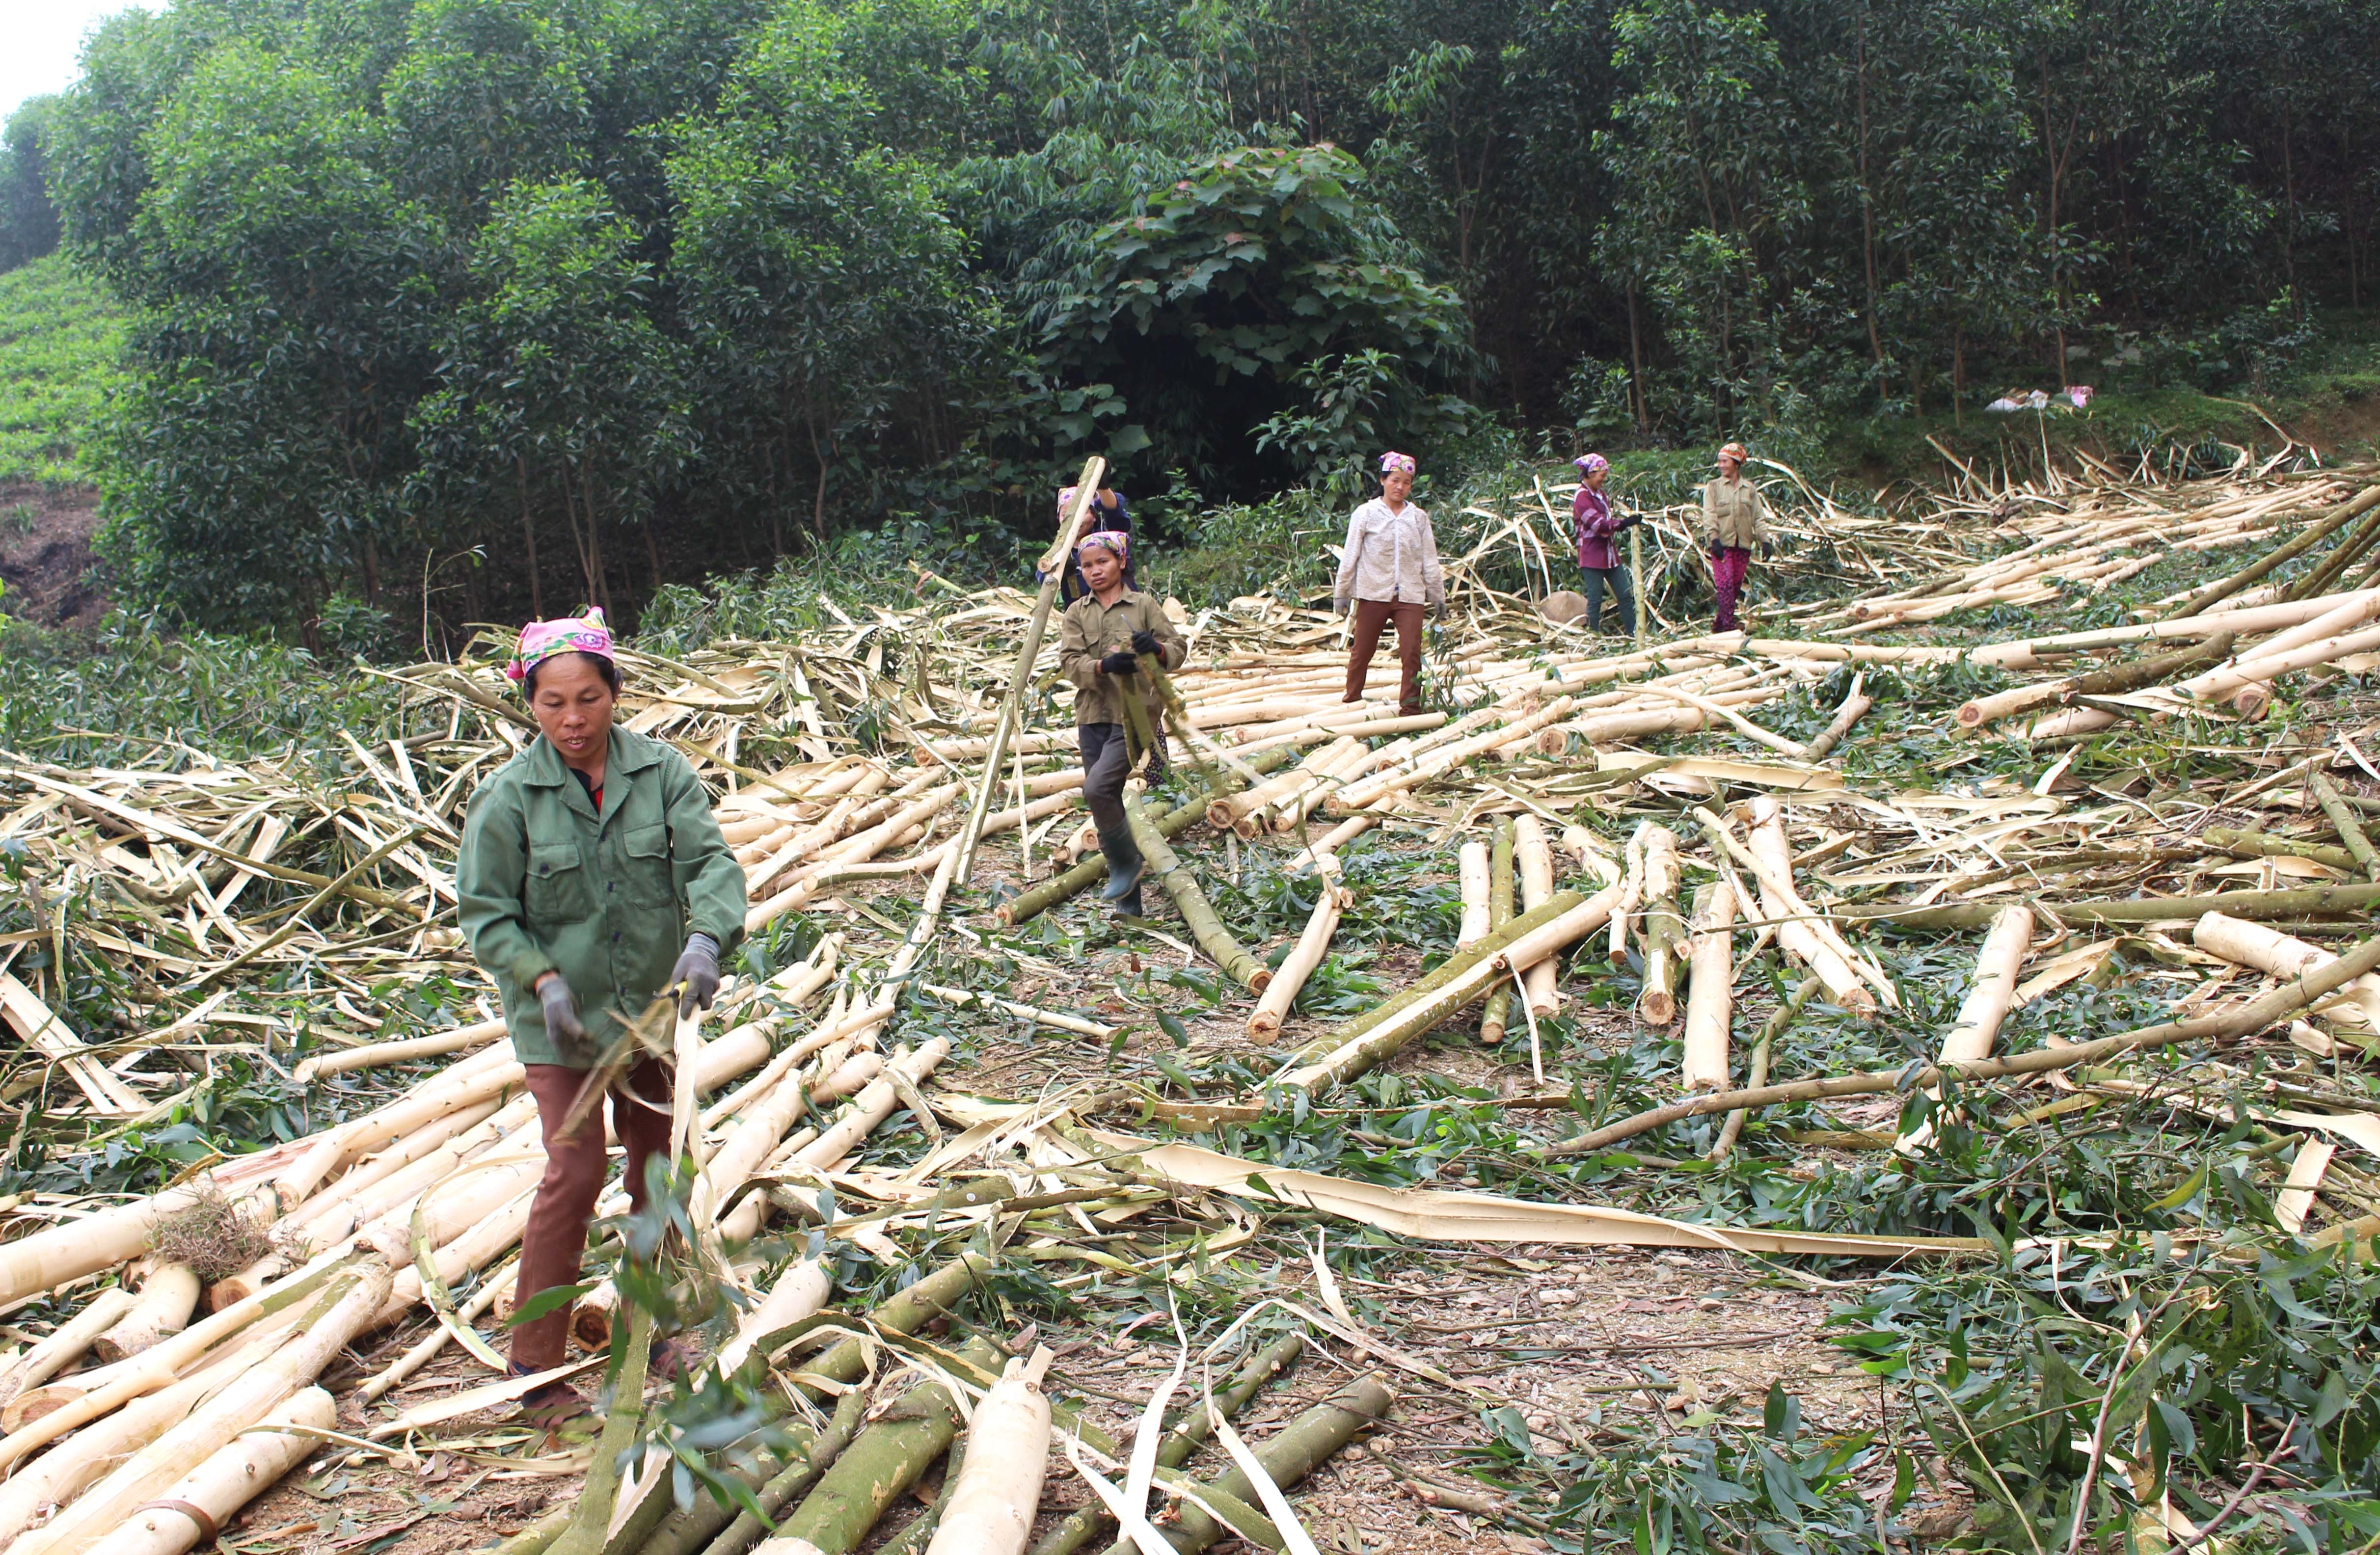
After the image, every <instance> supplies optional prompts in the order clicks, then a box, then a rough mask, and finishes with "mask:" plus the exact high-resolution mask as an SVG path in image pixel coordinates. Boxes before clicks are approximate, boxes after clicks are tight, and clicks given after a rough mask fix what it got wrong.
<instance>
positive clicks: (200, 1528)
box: [91, 1388, 338, 1555]
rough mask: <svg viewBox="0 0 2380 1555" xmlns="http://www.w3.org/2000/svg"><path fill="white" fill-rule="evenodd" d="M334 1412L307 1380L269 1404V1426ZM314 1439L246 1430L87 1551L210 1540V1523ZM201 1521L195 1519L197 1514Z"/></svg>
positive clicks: (305, 1422)
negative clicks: (287, 1397)
mask: <svg viewBox="0 0 2380 1555" xmlns="http://www.w3.org/2000/svg"><path fill="white" fill-rule="evenodd" d="M337 1416H338V1409H337V1406H336V1405H334V1403H332V1402H331V1395H330V1394H328V1393H326V1392H324V1391H322V1389H320V1388H308V1389H306V1390H305V1391H302V1392H300V1393H298V1394H297V1396H296V1397H295V1398H292V1399H291V1400H290V1401H289V1402H288V1403H285V1404H283V1405H282V1406H281V1407H280V1408H278V1409H276V1410H274V1411H273V1413H272V1415H270V1416H268V1417H267V1419H266V1420H265V1422H264V1423H265V1424H266V1425H268V1426H303V1427H310V1428H311V1429H314V1430H318V1431H319V1430H328V1429H330V1428H331V1426H332V1425H333V1423H334V1421H335V1420H336V1418H337ZM319 1445H320V1442H319V1440H317V1439H316V1438H314V1437H311V1436H305V1435H298V1434H295V1433H289V1432H280V1433H271V1432H265V1431H251V1432H249V1433H248V1434H247V1435H244V1436H241V1437H239V1438H237V1439H236V1440H233V1441H231V1442H229V1443H227V1444H225V1446H223V1447H221V1448H218V1449H217V1450H216V1451H215V1452H214V1453H213V1455H212V1456H211V1457H209V1458H208V1459H207V1461H206V1462H205V1463H203V1464H200V1465H199V1466H198V1467H197V1468H195V1469H193V1470H191V1471H190V1473H188V1475H186V1476H183V1477H182V1479H181V1480H180V1481H179V1482H178V1483H176V1484H174V1485H172V1486H170V1487H168V1488H166V1490H165V1493H164V1495H162V1496H159V1497H158V1498H157V1499H156V1500H154V1501H152V1502H151V1503H150V1504H149V1505H148V1506H147V1507H145V1508H142V1509H141V1510H140V1511H139V1512H136V1513H135V1514H134V1515H133V1516H132V1517H131V1518H130V1519H129V1520H128V1521H127V1522H126V1523H125V1524H124V1525H123V1526H121V1527H119V1528H117V1529H116V1530H115V1532H114V1533H112V1534H110V1535H108V1536H107V1537H105V1538H103V1539H101V1540H100V1541H99V1542H98V1543H97V1544H95V1545H93V1546H92V1547H91V1555H184V1552H185V1551H187V1550H189V1549H194V1548H196V1547H197V1546H199V1545H200V1544H209V1543H212V1542H213V1540H214V1536H215V1530H216V1529H218V1528H220V1527H222V1526H223V1525H225V1523H228V1522H230V1521H231V1519H232V1515H233V1514H234V1513H235V1512H238V1511H239V1509H240V1508H241V1507H244V1506H246V1505H247V1504H248V1503H249V1501H251V1500H255V1499H256V1498H257V1497H258V1496H260V1495H261V1494H263V1493H264V1491H265V1490H267V1489H268V1488H271V1487H272V1485H273V1481H274V1480H276V1479H279V1478H280V1477H281V1476H283V1475H285V1474H287V1473H288V1472H289V1471H290V1470H291V1469H293V1468H295V1467H297V1464H299V1463H301V1462H303V1461H304V1459H305V1457H306V1455H307V1454H308V1453H310V1452H313V1451H314V1449H315V1448H316V1447H317V1446H319ZM201 1518H203V1519H204V1521H203V1522H201V1521H200V1519H201Z"/></svg>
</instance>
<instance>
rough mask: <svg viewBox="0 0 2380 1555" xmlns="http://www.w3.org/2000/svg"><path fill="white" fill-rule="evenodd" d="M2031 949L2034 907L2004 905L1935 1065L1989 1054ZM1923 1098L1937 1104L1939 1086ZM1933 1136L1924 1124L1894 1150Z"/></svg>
mask: <svg viewBox="0 0 2380 1555" xmlns="http://www.w3.org/2000/svg"><path fill="white" fill-rule="evenodd" d="M2032 948H2033V909H2032V908H2031V907H2026V906H2008V907H2002V908H2001V909H2000V910H1999V916H1998V917H1995V918H1993V919H1992V927H1991V931H1990V932H1989V933H1987V934H1985V936H1984V945H1983V949H1981V950H1979V951H1977V952H1976V953H1975V971H1974V975H1973V977H1972V978H1969V979H1968V981H1967V994H1966V997H1965V998H1963V999H1961V1001H1960V1002H1959V1018H1958V1019H1957V1020H1955V1021H1953V1022H1951V1024H1950V1029H1949V1031H1947V1032H1945V1033H1943V1036H1942V1056H1941V1059H1940V1060H1939V1063H1943V1064H1951V1063H1974V1062H1976V1061H1977V1060H1978V1059H1985V1058H1989V1057H1991V1056H1992V1044H1993V1043H1994V1042H1995V1041H1997V1040H1998V1038H1999V1034H2000V1022H2001V1021H2003V1020H2005V1019H2007V1018H2008V1013H2009V1004H2010V1001H2011V1000H2013V999H2014V997H2015V995H2016V975H2017V971H2018V969H2019V968H2021V967H2022V966H2023V965H2024V958H2025V954H2026V953H2027V952H2029V951H2031V950H2032ZM1926 1094H1927V1095H1929V1096H1931V1097H1933V1098H1934V1099H1936V1100H1937V1101H1938V1100H1940V1099H1942V1091H1941V1087H1938V1086H1937V1087H1934V1088H1932V1089H1931V1090H1929V1091H1927V1093H1926ZM1933 1136H1934V1125H1933V1124H1920V1125H1919V1126H1918V1127H1916V1128H1913V1129H1912V1130H1910V1131H1909V1132H1908V1133H1906V1134H1904V1135H1902V1136H1900V1140H1899V1141H1898V1142H1897V1144H1896V1146H1895V1148H1898V1149H1900V1150H1902V1151H1904V1152H1905V1151H1909V1150H1913V1149H1916V1148H1919V1147H1920V1146H1923V1145H1924V1144H1925V1142H1926V1141H1927V1140H1929V1139H1931V1138H1932V1137H1933Z"/></svg>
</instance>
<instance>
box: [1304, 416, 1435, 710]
mask: <svg viewBox="0 0 2380 1555" xmlns="http://www.w3.org/2000/svg"><path fill="white" fill-rule="evenodd" d="M1416 468H1417V467H1416V466H1415V463H1414V456H1412V455H1411V454H1399V453H1394V452H1390V453H1387V454H1383V455H1381V456H1380V494H1379V495H1378V496H1377V497H1374V498H1373V499H1372V500H1371V501H1370V502H1367V503H1366V504H1364V505H1363V506H1361V507H1359V508H1357V509H1356V510H1355V511H1354V515H1353V516H1351V517H1349V519H1348V520H1347V543H1346V544H1345V545H1344V546H1342V547H1341V549H1340V553H1339V581H1338V585H1337V587H1336V588H1335V589H1333V590H1332V593H1333V595H1334V596H1335V601H1334V602H1335V604H1336V606H1337V609H1338V613H1340V614H1341V615H1344V614H1346V613H1347V611H1348V609H1349V606H1350V604H1351V602H1352V604H1353V607H1354V612H1355V629H1354V641H1353V642H1352V643H1351V644H1350V646H1349V651H1348V654H1347V695H1346V697H1345V698H1344V700H1347V701H1350V702H1360V701H1362V700H1363V699H1364V680H1365V677H1366V675H1368V674H1370V673H1371V669H1372V654H1373V653H1374V651H1376V650H1378V648H1379V646H1380V629H1381V628H1382V627H1384V626H1388V625H1389V624H1390V622H1392V621H1393V622H1394V623H1396V628H1397V664H1398V667H1399V668H1400V670H1401V671H1402V672H1403V678H1402V680H1401V682H1400V684H1399V686H1398V691H1397V711H1399V712H1400V713H1401V714H1403V715H1405V716H1407V717H1410V716H1412V715H1413V714H1415V713H1417V712H1419V711H1421V621H1422V609H1423V607H1424V606H1425V605H1426V606H1427V607H1428V609H1429V613H1431V614H1432V615H1437V616H1443V615H1444V614H1445V613H1446V580H1445V578H1444V577H1443V576H1441V575H1440V573H1439V567H1438V536H1437V535H1436V533H1434V532H1433V531H1432V530H1431V528H1430V527H1429V515H1428V514H1427V513H1425V512H1423V511H1422V510H1421V509H1420V508H1419V507H1417V506H1415V504H1412V503H1411V502H1408V501H1406V500H1405V499H1407V498H1408V497H1410V496H1412V495H1413V484H1414V474H1415V469H1416Z"/></svg>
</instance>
